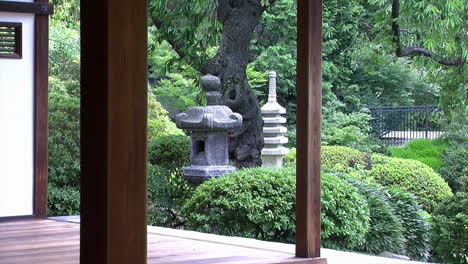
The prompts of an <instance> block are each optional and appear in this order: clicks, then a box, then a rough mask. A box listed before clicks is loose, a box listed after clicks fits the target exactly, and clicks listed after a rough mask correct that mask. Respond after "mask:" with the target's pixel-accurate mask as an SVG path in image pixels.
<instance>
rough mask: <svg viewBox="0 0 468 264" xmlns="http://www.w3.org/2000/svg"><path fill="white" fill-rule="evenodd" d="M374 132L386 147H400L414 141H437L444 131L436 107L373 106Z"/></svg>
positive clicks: (371, 111) (371, 110)
mask: <svg viewBox="0 0 468 264" xmlns="http://www.w3.org/2000/svg"><path fill="white" fill-rule="evenodd" d="M368 109H369V110H370V113H371V115H372V121H371V126H372V131H373V133H374V134H375V136H377V137H378V138H379V139H381V140H382V141H383V142H384V144H385V145H388V146H399V145H402V144H404V143H405V142H407V141H409V140H412V139H419V138H425V139H436V138H438V137H440V136H441V135H442V134H443V133H444V131H443V128H442V126H441V125H440V124H439V123H438V122H436V121H435V120H436V118H435V116H436V115H437V113H438V112H439V111H441V110H442V109H441V108H439V107H438V106H436V105H422V106H371V107H368Z"/></svg>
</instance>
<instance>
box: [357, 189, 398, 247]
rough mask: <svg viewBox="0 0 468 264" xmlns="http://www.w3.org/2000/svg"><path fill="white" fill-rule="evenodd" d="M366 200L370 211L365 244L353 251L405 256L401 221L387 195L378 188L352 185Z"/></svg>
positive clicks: (383, 190)
mask: <svg viewBox="0 0 468 264" xmlns="http://www.w3.org/2000/svg"><path fill="white" fill-rule="evenodd" d="M353 185H354V186H356V187H357V188H358V189H359V192H360V193H361V194H362V195H363V196H364V197H365V198H366V200H367V203H368V204H369V209H370V227H369V231H368V232H367V234H366V238H365V243H364V244H362V245H360V246H358V247H356V248H355V249H357V250H361V251H366V252H372V253H381V252H385V251H389V252H393V253H397V254H405V243H406V239H405V237H404V235H403V233H404V228H403V224H402V221H401V219H400V218H399V217H398V215H397V213H396V212H395V210H394V208H393V204H392V203H391V202H390V201H389V199H388V197H389V196H388V193H387V191H386V190H385V189H383V188H382V187H379V186H375V185H370V184H365V183H359V182H355V183H353Z"/></svg>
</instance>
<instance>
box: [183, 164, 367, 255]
mask: <svg viewBox="0 0 468 264" xmlns="http://www.w3.org/2000/svg"><path fill="white" fill-rule="evenodd" d="M294 200H295V170H294V169H292V168H286V169H267V168H255V169H246V170H241V171H237V172H235V173H232V174H230V175H228V176H226V177H221V178H216V179H212V180H210V181H208V182H205V183H203V184H202V185H200V186H199V187H198V189H197V190H196V191H195V193H194V194H193V196H192V198H191V199H190V200H188V201H187V203H186V204H185V205H184V212H185V215H186V220H187V224H188V226H189V227H190V228H193V229H195V230H197V231H202V232H211V233H217V234H223V235H235V236H244V237H252V238H258V239H264V240H274V241H286V242H293V241H294V225H295V206H294V205H295V202H294ZM368 221H369V209H368V207H367V205H366V203H365V201H364V199H363V197H362V196H360V195H359V194H358V192H357V190H356V189H355V188H354V187H352V186H351V185H349V184H348V183H346V182H345V181H344V180H341V179H338V178H336V177H333V176H329V175H323V177H322V239H323V245H324V246H325V247H332V248H349V247H353V246H356V245H359V244H362V243H363V242H364V235H365V233H366V231H367V228H368Z"/></svg>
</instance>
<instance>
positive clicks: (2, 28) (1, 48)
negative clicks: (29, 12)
mask: <svg viewBox="0 0 468 264" xmlns="http://www.w3.org/2000/svg"><path fill="white" fill-rule="evenodd" d="M21 35H22V32H21V23H10V22H1V21H0V58H9V59H21V56H22V52H21V48H22V43H21V40H22V36H21Z"/></svg>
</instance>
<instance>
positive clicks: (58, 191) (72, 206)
mask: <svg viewBox="0 0 468 264" xmlns="http://www.w3.org/2000/svg"><path fill="white" fill-rule="evenodd" d="M47 214H48V215H49V216H64V215H79V214H80V191H79V190H78V189H77V188H73V187H69V186H66V187H57V186H55V185H54V184H53V183H49V184H48V209H47Z"/></svg>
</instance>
